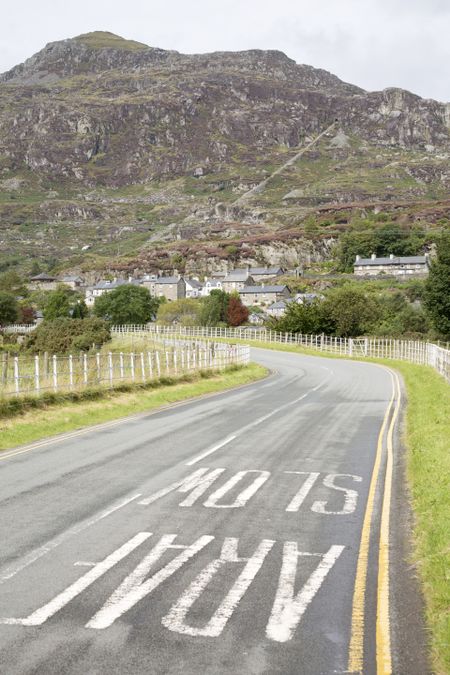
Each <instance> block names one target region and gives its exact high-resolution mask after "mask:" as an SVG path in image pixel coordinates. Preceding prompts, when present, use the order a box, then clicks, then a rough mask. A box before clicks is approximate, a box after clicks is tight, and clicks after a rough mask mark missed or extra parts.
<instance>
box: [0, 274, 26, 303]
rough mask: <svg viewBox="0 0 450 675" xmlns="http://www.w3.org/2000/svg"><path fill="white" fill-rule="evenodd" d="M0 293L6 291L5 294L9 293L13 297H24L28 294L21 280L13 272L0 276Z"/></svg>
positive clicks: (18, 275)
mask: <svg viewBox="0 0 450 675" xmlns="http://www.w3.org/2000/svg"><path fill="white" fill-rule="evenodd" d="M0 291H6V293H11V295H14V296H15V297H17V296H19V295H22V296H24V295H27V293H28V289H27V287H26V286H25V282H24V280H23V278H22V277H21V276H20V274H17V272H14V270H8V271H7V272H3V274H0Z"/></svg>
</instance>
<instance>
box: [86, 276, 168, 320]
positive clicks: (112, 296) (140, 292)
mask: <svg viewBox="0 0 450 675" xmlns="http://www.w3.org/2000/svg"><path fill="white" fill-rule="evenodd" d="M158 306H159V300H158V299H157V298H153V297H152V296H151V295H150V292H149V290H148V289H147V288H144V287H143V286H133V285H132V284H124V285H123V286H119V287H118V288H115V289H114V290H113V291H109V292H108V293H104V294H103V295H101V296H100V297H99V298H97V299H96V301H95V305H94V314H95V315H96V316H98V317H100V318H102V319H105V320H106V321H109V322H110V323H113V324H117V325H125V324H133V323H137V324H142V323H147V322H148V321H152V320H153V319H154V317H155V316H156V313H157V311H158Z"/></svg>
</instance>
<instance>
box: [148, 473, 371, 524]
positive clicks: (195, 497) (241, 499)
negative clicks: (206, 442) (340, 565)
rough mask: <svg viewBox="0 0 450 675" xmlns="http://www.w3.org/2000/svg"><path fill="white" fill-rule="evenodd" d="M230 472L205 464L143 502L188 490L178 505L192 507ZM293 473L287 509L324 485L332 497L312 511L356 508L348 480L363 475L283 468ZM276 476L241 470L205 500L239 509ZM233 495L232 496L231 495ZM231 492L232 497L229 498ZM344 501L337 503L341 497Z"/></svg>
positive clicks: (291, 509)
mask: <svg viewBox="0 0 450 675" xmlns="http://www.w3.org/2000/svg"><path fill="white" fill-rule="evenodd" d="M225 472H226V469H221V468H219V469H209V468H201V469H198V470H197V471H194V473H191V474H189V475H188V476H186V477H184V478H182V479H180V480H178V481H176V482H174V483H171V484H170V485H168V486H167V487H165V488H162V489H161V490H158V491H157V492H155V493H153V494H152V495H150V496H149V497H146V498H145V499H141V500H140V501H139V504H141V505H142V506H148V505H149V504H153V502H156V501H157V500H158V499H162V498H163V497H165V496H166V495H168V494H170V493H171V492H180V493H182V494H188V496H187V497H186V498H185V499H183V500H182V501H181V502H180V503H179V505H178V506H182V507H189V506H193V505H194V504H196V503H197V502H198V501H199V500H200V498H201V497H203V496H204V495H205V493H206V492H207V491H208V490H209V488H211V486H212V485H213V483H215V482H216V481H217V479H218V478H219V477H220V476H223V474H224V473H225ZM283 474H287V475H289V476H290V477H292V485H293V488H292V496H291V497H290V499H289V503H288V504H287V506H286V508H285V510H286V511H287V512H288V513H295V512H296V511H298V510H299V509H300V507H301V506H302V505H303V503H304V501H305V499H306V497H307V496H308V495H309V493H310V492H311V491H312V490H313V488H315V487H316V488H317V487H320V489H321V490H324V489H325V490H326V491H328V494H329V498H328V499H316V500H314V501H313V503H312V505H311V506H310V509H311V511H313V512H315V513H322V514H325V515H339V516H340V515H348V514H351V513H353V512H354V511H355V509H356V505H357V501H358V493H357V491H356V490H354V489H352V488H350V487H346V484H347V485H348V484H349V483H350V484H352V485H353V484H354V483H360V482H361V481H362V477H361V476H354V475H353V474H348V473H329V474H323V475H322V474H320V473H319V472H315V471H283ZM271 477H272V475H271V473H270V471H261V470H257V469H247V470H245V471H238V472H237V473H235V474H234V475H233V476H231V478H228V480H226V481H225V483H223V484H222V485H221V486H220V487H219V488H217V489H215V490H214V491H213V492H212V493H211V494H210V495H209V496H208V497H207V498H206V499H205V501H204V502H203V506H206V507H207V508H215V509H236V508H242V507H243V506H245V505H246V504H247V503H248V502H249V501H250V499H251V498H252V497H254V495H256V493H257V492H258V491H259V490H260V489H261V488H262V487H263V485H264V484H265V483H267V481H269V479H270V478H271ZM230 495H231V498H230ZM227 496H228V501H227ZM336 498H338V500H339V501H340V504H337V503H336V501H337V499H336ZM331 500H333V506H332V507H331V508H330V507H329V501H331Z"/></svg>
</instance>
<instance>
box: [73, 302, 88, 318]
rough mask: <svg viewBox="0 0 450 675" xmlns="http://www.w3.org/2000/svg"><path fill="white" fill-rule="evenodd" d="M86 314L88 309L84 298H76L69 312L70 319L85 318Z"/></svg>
mask: <svg viewBox="0 0 450 675" xmlns="http://www.w3.org/2000/svg"><path fill="white" fill-rule="evenodd" d="M88 314H89V310H88V308H87V305H86V303H85V301H84V300H78V302H77V303H76V304H75V305H74V306H73V307H72V310H71V312H70V315H71V317H72V319H85V318H86V317H87V315H88Z"/></svg>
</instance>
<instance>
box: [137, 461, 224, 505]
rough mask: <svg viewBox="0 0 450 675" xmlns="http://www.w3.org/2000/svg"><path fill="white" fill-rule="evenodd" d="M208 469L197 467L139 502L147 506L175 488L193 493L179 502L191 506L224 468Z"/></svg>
mask: <svg viewBox="0 0 450 675" xmlns="http://www.w3.org/2000/svg"><path fill="white" fill-rule="evenodd" d="M208 471H209V469H208V468H203V469H197V471H194V473H191V474H189V476H186V477H185V478H182V479H181V480H178V481H176V482H175V483H171V484H170V485H168V486H167V487H165V488H162V489H161V490H158V492H155V493H154V494H152V495H150V497H146V498H145V499H142V500H141V501H140V502H139V504H140V505H142V506H148V505H149V504H153V502H156V500H157V499H161V497H165V496H166V495H168V494H169V493H170V492H174V491H175V490H177V491H178V492H191V490H192V491H193V493H192V494H191V496H190V497H187V498H186V499H185V500H184V501H183V502H181V504H180V506H192V504H194V502H195V500H196V499H198V498H199V497H200V496H201V495H202V494H203V493H204V492H206V490H207V489H208V488H209V487H210V486H211V485H212V483H213V482H214V481H215V480H216V478H217V477H218V476H219V475H220V474H221V473H223V472H224V471H225V469H214V470H213V471H211V472H210V473H209V474H208Z"/></svg>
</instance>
